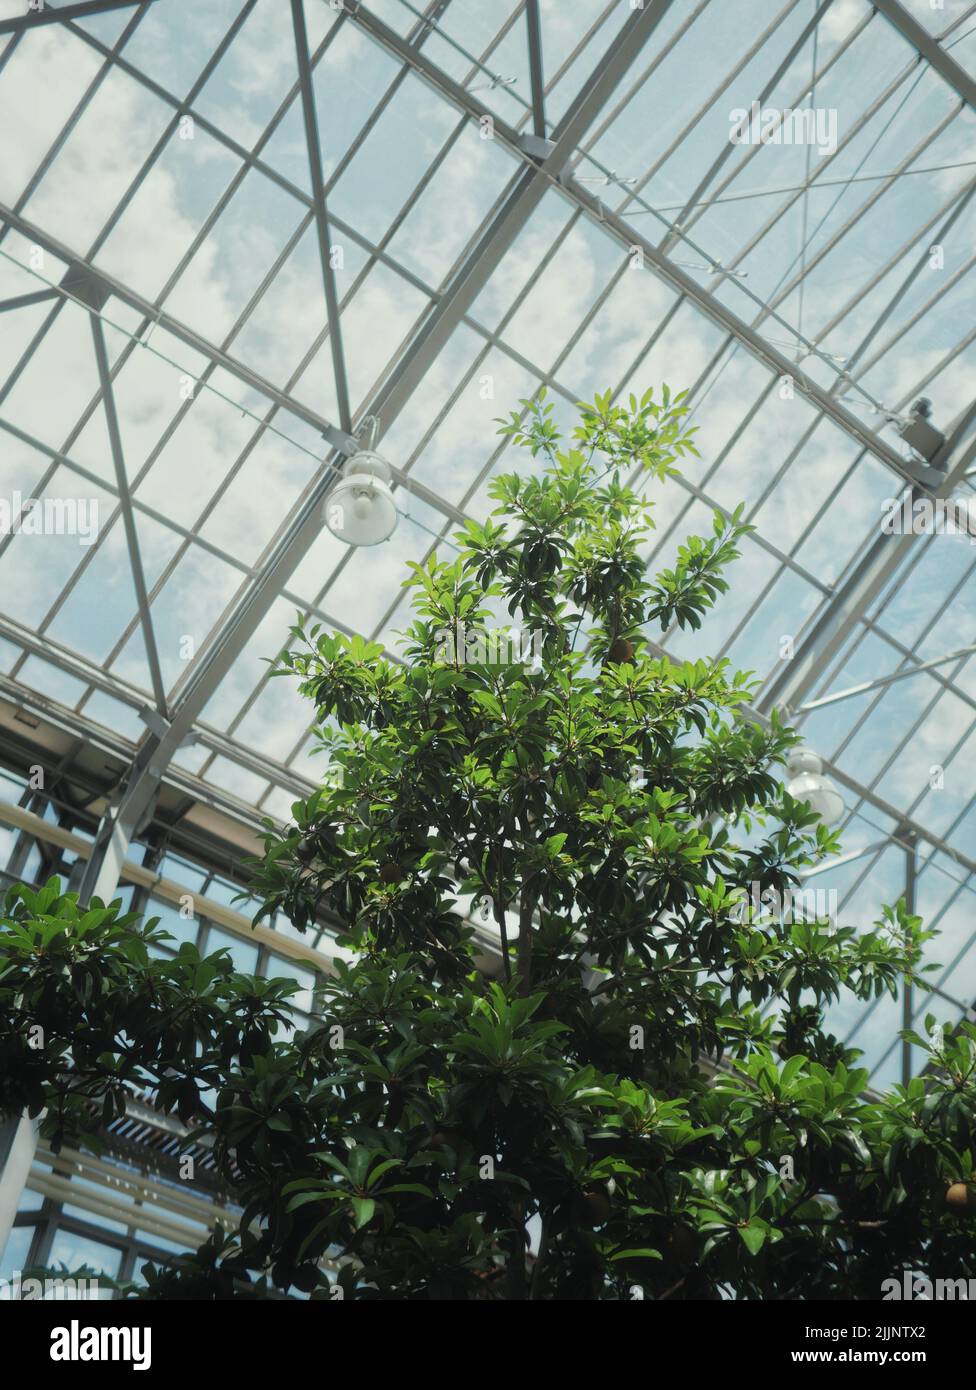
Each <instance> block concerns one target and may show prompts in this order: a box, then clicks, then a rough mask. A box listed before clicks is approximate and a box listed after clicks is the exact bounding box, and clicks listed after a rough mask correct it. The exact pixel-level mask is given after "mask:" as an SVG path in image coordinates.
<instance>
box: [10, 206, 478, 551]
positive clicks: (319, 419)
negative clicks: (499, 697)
mask: <svg viewBox="0 0 976 1390" xmlns="http://www.w3.org/2000/svg"><path fill="white" fill-rule="evenodd" d="M0 221H2V222H6V223H7V224H8V225H9V226H11V227H13V228H14V230H15V231H17V232H19V233H20V234H21V235H22V236H24V237H26V238H27V240H28V241H30V242H33V243H34V244H35V245H37V246H40V247H42V248H43V250H45V251H49V252H50V254H51V255H52V256H56V257H57V258H58V259H59V260H63V261H67V262H68V263H69V265H72V266H74V267H77V268H78V269H81V270H84V271H86V272H87V273H88V274H89V276H90V277H91V280H92V282H93V283H99V284H101V286H102V287H103V288H104V289H105V290H107V292H108V296H110V297H111V296H113V295H114V296H115V298H116V299H118V300H120V301H121V302H122V303H123V304H128V305H129V307H130V308H131V309H135V310H136V312H137V313H138V314H140V315H141V316H142V317H143V318H146V319H148V320H149V321H150V322H151V323H153V324H156V325H158V327H160V328H162V329H164V330H165V331H166V332H167V333H170V334H172V336H173V337H174V338H176V339H178V340H179V341H180V342H181V343H185V344H186V346H187V347H189V348H192V349H193V351H194V352H198V353H200V355H201V356H202V357H205V358H207V359H208V360H209V361H211V362H213V363H214V365H215V366H218V367H222V368H223V369H224V371H225V372H228V373H229V374H230V375H231V376H232V377H235V378H236V379H237V380H238V381H241V382H243V383H244V385H245V386H249V387H250V388H251V389H252V390H253V391H256V392H257V393H258V394H259V395H261V396H264V397H265V398H266V399H267V400H270V401H273V402H274V404H275V405H276V406H278V408H279V409H280V410H283V411H285V412H286V413H287V414H289V415H293V416H294V417H295V418H296V419H297V420H301V421H302V422H303V423H304V424H306V425H310V426H311V427H312V428H313V429H315V430H317V431H318V433H319V434H321V435H323V436H324V437H328V436H330V435H331V434H333V432H334V431H335V429H336V426H335V423H334V421H331V420H328V419H326V417H325V416H324V415H320V414H319V413H318V411H317V410H312V409H311V408H310V407H309V406H307V405H304V404H303V403H302V402H301V401H299V400H296V399H295V397H294V396H290V395H289V394H288V393H287V392H286V391H282V390H280V389H279V388H278V387H277V386H275V385H274V384H273V383H272V382H270V381H268V380H267V378H266V377H263V376H261V374H260V373H259V372H255V371H253V370H252V369H251V368H250V367H248V366H245V364H244V363H243V362H241V361H239V360H238V359H237V358H236V357H232V356H231V355H230V353H227V352H224V351H223V349H221V348H219V347H218V346H217V345H216V344H215V343H211V342H208V341H207V339H206V338H202V337H201V336H200V334H199V333H196V332H194V330H193V329H192V328H189V327H187V325H186V324H184V323H181V322H180V321H179V319H175V318H173V317H172V315H170V314H168V313H166V312H165V310H162V309H159V308H157V306H156V305H154V304H152V303H151V302H150V301H149V300H147V299H144V298H143V296H142V295H140V294H137V293H136V291H135V290H132V289H130V288H129V287H128V286H127V285H124V284H123V283H122V282H121V281H120V280H116V279H115V277H114V276H111V275H107V274H106V273H105V272H104V271H103V270H100V269H98V268H97V267H95V266H93V265H92V264H91V263H90V262H89V261H86V260H84V259H82V258H81V257H80V256H78V254H77V253H76V252H75V251H72V250H71V249H70V248H69V247H67V246H65V245H63V243H62V242H60V241H58V240H57V238H56V237H53V236H51V235H50V233H49V232H46V231H44V229H43V228H42V227H38V226H36V225H35V224H34V223H33V222H29V221H28V220H27V219H26V218H25V217H23V216H21V214H20V213H18V212H16V211H15V210H14V209H13V208H10V207H8V206H7V205H6V204H4V203H0ZM57 288H58V291H59V293H61V294H62V295H64V296H65V298H68V299H73V298H74V297H73V296H72V295H71V294H70V292H69V291H68V290H67V289H65V288H64V287H63V286H58V287H57ZM391 471H392V474H393V479H394V481H395V482H396V484H397V485H398V486H399V487H402V488H404V489H405V490H406V491H407V492H410V493H412V494H413V495H414V496H415V497H418V498H419V499H420V500H421V501H422V502H426V503H427V504H428V505H429V506H431V507H433V508H434V510H435V511H438V512H440V513H441V515H442V516H446V517H448V518H449V520H451V521H456V522H458V524H459V525H462V526H463V525H464V520H465V518H464V516H463V515H462V513H461V512H459V511H458V509H457V508H456V507H454V506H452V505H451V503H450V502H446V501H445V500H444V498H443V497H440V496H438V494H437V493H436V492H434V491H433V490H432V489H431V488H428V487H425V486H424V484H423V483H421V482H419V481H417V480H416V479H414V478H410V477H407V475H406V474H404V473H403V472H402V471H401V470H400V469H398V468H396V467H394V466H393V465H391Z"/></svg>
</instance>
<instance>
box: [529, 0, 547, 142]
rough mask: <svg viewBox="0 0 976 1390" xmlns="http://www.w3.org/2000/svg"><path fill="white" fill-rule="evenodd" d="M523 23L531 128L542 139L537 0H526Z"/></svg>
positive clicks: (543, 102) (543, 86) (542, 86)
mask: <svg viewBox="0 0 976 1390" xmlns="http://www.w3.org/2000/svg"><path fill="white" fill-rule="evenodd" d="M525 23H526V26H527V29H528V45H529V82H530V83H531V87H532V130H533V132H534V134H536V135H537V136H539V138H540V139H542V140H544V139H545V135H546V98H545V92H546V81H545V73H544V71H543V66H542V23H541V20H540V17H539V0H527V3H526V6H525Z"/></svg>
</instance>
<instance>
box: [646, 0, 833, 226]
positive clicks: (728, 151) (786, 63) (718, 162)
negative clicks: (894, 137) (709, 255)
mask: <svg viewBox="0 0 976 1390" xmlns="http://www.w3.org/2000/svg"><path fill="white" fill-rule="evenodd" d="M832 4H833V0H820V4H819V5H818V7H817V9H815V10H814V12H813V14H812V15H811V16H810V18H809V19H808V20H807V22H806V24H805V25H804V27H803V28H802V29H801V30H800V33H799V34H798V36H797V37H796V39H795V40H794V41H793V43H792V44H791V45H790V47H789V48H788V49H787V51H786V53H785V54H784V56H783V58H782V59H781V61H780V62H779V64H778V65H777V67H776V69H775V71H774V72H773V73H772V74H771V76H770V77H769V79H768V81H767V82H766V84H765V86H764V87H763V89H762V91H761V92H760V93H759V96H758V97H757V100H758V102H759V105H760V106H763V105H765V103H766V102H767V101H768V99H769V97H770V96H772V94H773V92H775V91H776V88H777V87H778V86H779V84H780V82H781V81H782V79H783V77H784V75H785V74H786V73H787V72H789V70H790V67H791V66H792V64H793V62H794V60H795V59H796V57H797V55H798V54H799V53H801V52H802V51H803V48H804V45H805V44H806V42H807V39H809V38H810V36H811V34H813V33H815V32H816V29H817V26H818V25H819V23H820V21H821V19H822V18H823V16H824V14H826V12H827V10H829V9H830V7H831V5H832ZM735 151H736V146H735V145H733V143H732V141H731V140H729V139H726V141H725V142H724V144H723V145H722V148H721V150H720V151H719V153H718V154H717V155H716V156H715V159H714V160H713V161H712V163H711V164H710V165H709V167H708V168H707V169H706V170H705V173H704V174H703V175H702V177H701V179H700V180H699V181H698V183H697V184H696V185H695V188H694V190H693V192H692V193H691V194H690V196H689V197H688V199H687V200H686V202H685V205H684V207H683V208H682V209H681V211H680V212H679V214H678V216H677V217H676V218H675V219H674V223H675V229H673V230H671V231H669V232H668V233H667V235H666V236H665V237H664V239H663V241H662V242H661V250H662V251H669V250H670V249H671V247H672V246H674V245H676V243H677V242H678V241H679V240H680V239H681V233H680V231H678V230H676V229H677V228H679V227H682V226H683V225H684V223H685V221H686V219H687V218H688V217H689V215H690V214H691V213H692V212H693V211H694V209H695V208H696V206H697V205H698V203H699V201H700V200H701V197H702V194H703V193H704V192H705V189H706V188H709V187H710V186H711V184H712V183H713V181H714V179H715V176H716V175H717V174H718V173H719V171H720V170H721V169H722V168H723V167H724V165H725V163H726V161H727V160H729V159H730V158H731V157H732V155H733V154H734V153H735ZM698 215H699V217H700V216H701V215H702V214H701V213H699V214H698Z"/></svg>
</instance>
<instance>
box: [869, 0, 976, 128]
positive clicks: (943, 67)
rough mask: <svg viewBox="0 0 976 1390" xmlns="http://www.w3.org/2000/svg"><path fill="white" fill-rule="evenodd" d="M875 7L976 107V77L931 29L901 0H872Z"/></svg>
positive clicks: (964, 99)
mask: <svg viewBox="0 0 976 1390" xmlns="http://www.w3.org/2000/svg"><path fill="white" fill-rule="evenodd" d="M872 3H873V4H874V8H875V9H876V10H879V11H880V12H881V14H883V15H884V17H885V19H887V20H888V21H889V23H891V24H893V25H894V26H895V28H896V29H897V30H898V32H899V33H900V34H901V36H902V38H904V39H907V40H908V42H909V43H910V44H911V45H912V47H913V48H915V49H917V50H918V52H919V53H920V54H921V55H922V57H923V58H924V59H925V61H926V62H927V63H928V64H929V65H930V66H931V67H933V68H934V69H935V71H936V72H937V73H938V74H939V76H940V77H943V78H944V79H945V80H946V82H948V83H949V86H950V87H953V88H954V89H955V90H956V91H957V92H958V93H959V95H960V96H961V97H962V99H963V101H966V102H968V103H969V105H970V106H972V107H973V108H974V109H976V79H974V78H973V76H972V74H971V73H968V72H967V71H966V69H965V68H963V67H960V65H959V64H958V63H957V62H956V60H955V58H953V57H952V55H951V54H950V53H949V52H948V51H947V50H946V49H944V48H943V47H942V45H941V44H940V43H939V41H938V39H936V38H935V37H934V36H933V35H932V34H930V33H929V31H928V30H927V29H926V28H925V27H924V26H923V25H921V24H919V22H918V20H917V19H915V18H914V17H913V16H912V15H910V14H909V12H908V11H907V10H906V9H905V6H904V5H902V4H901V3H900V0H872Z"/></svg>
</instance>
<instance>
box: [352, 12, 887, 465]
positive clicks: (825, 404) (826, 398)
mask: <svg viewBox="0 0 976 1390" xmlns="http://www.w3.org/2000/svg"><path fill="white" fill-rule="evenodd" d="M645 13H647V12H645ZM349 17H350V19H351V20H352V21H353V23H355V24H357V25H359V27H360V28H362V29H363V30H364V31H365V32H366V33H368V34H370V35H371V36H372V37H373V38H374V39H375V40H376V41H377V42H378V43H380V44H381V45H382V46H383V47H384V48H386V49H387V51H388V52H390V53H391V54H392V55H393V56H394V57H397V58H399V59H400V60H401V61H402V62H404V63H409V64H410V65H411V66H412V67H413V69H414V70H415V71H416V73H417V74H418V76H420V77H422V78H423V79H424V80H425V81H426V82H428V83H429V84H430V86H431V87H433V88H434V90H435V91H439V92H440V93H441V95H442V96H444V97H445V98H446V99H447V100H448V101H451V102H452V103H453V104H454V105H456V106H457V107H459V108H460V109H461V110H464V111H467V112H468V113H469V114H470V115H471V116H472V117H473V118H474V119H475V120H478V121H481V120H483V119H488V120H490V121H491V122H492V126H493V129H494V132H495V136H496V138H498V139H500V140H502V141H503V143H504V144H505V145H506V146H507V147H508V148H509V149H510V150H511V151H512V152H513V153H514V154H516V155H517V156H519V157H521V158H522V159H523V160H525V161H526V163H528V164H529V165H530V166H532V167H536V168H539V169H540V170H541V171H542V172H543V173H544V174H545V175H546V176H547V177H549V178H550V179H551V180H552V182H553V184H554V186H555V187H557V188H558V189H559V190H560V192H561V193H562V194H563V196H564V197H566V198H567V199H568V200H569V201H570V202H571V203H574V204H575V205H576V206H577V207H579V208H581V209H582V211H583V212H584V213H586V215H587V216H588V217H589V218H591V219H592V220H593V221H595V222H599V223H600V225H601V226H602V227H603V228H604V230H605V231H607V232H609V233H610V234H611V235H612V236H613V237H614V239H615V240H616V241H617V242H618V243H619V244H620V245H621V246H622V247H624V249H625V250H626V251H627V252H628V253H633V252H635V251H639V252H640V253H641V254H642V256H643V260H644V263H645V264H646V265H649V266H650V267H652V268H653V269H654V271H655V272H656V273H657V274H658V275H659V276H660V277H661V279H662V280H664V281H665V282H666V283H667V284H669V285H670V286H671V287H672V288H673V289H675V290H676V291H677V292H678V294H679V295H682V296H683V297H684V298H685V299H687V300H690V301H691V303H692V304H694V305H695V306H696V307H697V308H698V309H700V310H701V312H702V313H703V314H704V315H705V316H706V318H708V319H710V320H711V321H712V323H715V324H717V325H718V326H719V327H720V328H722V329H723V330H724V331H725V332H726V333H727V334H730V335H731V336H732V338H733V339H735V340H737V341H738V342H740V343H741V344H742V345H743V346H744V347H745V348H747V349H748V351H749V352H751V353H752V355H753V356H754V357H756V358H758V359H759V361H761V362H763V363H764V364H765V365H766V366H767V367H768V368H769V369H770V370H771V371H773V372H775V373H776V375H777V376H788V377H790V378H791V379H792V381H793V383H794V385H795V388H796V390H798V391H800V392H801V393H802V394H803V395H804V396H806V397H807V399H808V400H810V402H811V403H812V404H813V405H814V406H816V407H817V409H818V410H820V411H821V412H822V413H823V414H824V415H826V416H827V417H828V419H830V420H832V421H833V422H834V424H835V425H837V426H838V428H839V429H841V430H843V431H844V433H845V434H847V435H849V436H850V437H851V438H852V439H854V440H855V441H856V442H857V443H858V444H860V445H861V446H862V447H863V448H866V449H867V450H868V451H869V452H870V453H871V454H873V455H874V457H875V458H877V459H878V460H880V461H881V462H882V463H884V464H886V465H887V466H888V468H890V469H891V471H892V472H894V473H896V474H897V475H898V476H899V477H900V478H902V479H903V480H904V481H905V482H911V481H913V479H912V478H911V475H910V474H909V473H908V471H907V469H906V467H905V461H904V459H903V458H902V457H901V455H900V454H899V453H898V452H897V451H896V450H895V449H894V448H892V447H891V446H890V445H889V444H887V443H886V442H885V440H883V439H882V438H881V437H880V436H879V435H877V434H875V432H874V431H873V430H871V429H869V428H868V427H867V426H866V425H865V424H864V423H863V422H862V421H861V420H859V419H858V418H857V416H856V415H853V414H852V413H851V412H850V411H849V410H847V409H846V408H845V407H844V406H843V405H841V404H840V403H839V402H838V400H837V399H836V397H834V396H832V395H831V394H830V392H829V391H827V390H825V389H824V388H823V387H821V386H820V384H819V383H818V382H817V381H815V380H814V379H813V378H812V377H810V376H808V375H807V374H806V373H805V372H804V371H802V370H801V368H800V367H798V366H797V364H796V363H795V362H794V361H793V360H792V358H790V357H788V356H786V355H785V354H784V353H783V352H781V351H780V350H779V349H778V348H776V347H775V346H773V345H772V344H771V343H770V342H769V341H768V339H766V338H764V337H763V336H762V334H761V333H759V332H758V331H757V329H755V328H754V327H753V326H752V325H750V324H748V323H747V322H746V321H745V320H744V319H742V318H741V317H740V316H739V315H738V314H736V313H735V312H734V311H733V310H732V309H730V308H729V307H728V306H727V305H726V304H725V303H724V301H723V300H720V299H718V298H717V297H716V296H715V295H713V294H712V293H711V292H710V291H709V290H707V289H704V288H703V287H702V286H701V285H700V284H699V283H698V281H697V280H696V279H694V278H693V277H692V276H691V275H689V274H687V273H686V272H685V271H684V270H682V269H681V267H680V266H677V265H675V264H674V262H673V261H671V260H669V258H668V257H667V255H665V254H664V253H663V252H662V251H661V250H660V249H659V248H658V247H657V246H655V245H654V243H653V242H651V241H649V240H648V239H647V237H645V236H643V235H641V234H640V233H639V232H637V231H635V230H634V227H633V225H631V224H630V223H629V222H628V221H627V219H626V217H625V216H623V215H621V214H619V213H615V212H612V211H611V210H610V209H609V208H607V207H605V206H604V204H603V202H602V201H601V200H600V199H599V198H598V197H596V196H594V195H593V194H592V193H590V192H589V190H588V189H586V188H585V187H584V186H583V185H582V184H581V183H579V182H578V181H577V180H576V179H575V178H573V177H572V176H571V175H570V173H569V172H568V171H567V170H566V169H565V166H564V167H563V168H562V169H557V168H556V163H557V161H555V160H553V159H551V158H550V159H547V160H545V161H544V162H543V163H542V164H541V165H539V164H536V163H535V159H534V157H533V155H532V153H531V151H530V150H529V149H527V148H526V144H525V139H524V137H523V136H521V135H520V134H519V132H518V131H517V130H515V129H514V128H513V127H512V126H510V125H508V124H507V123H506V122H505V121H503V120H501V118H500V117H498V116H496V115H495V114H494V113H493V112H491V111H489V110H488V108H487V107H485V106H484V105H483V104H482V103H481V102H480V101H479V100H478V98H477V96H472V94H471V93H470V92H469V91H468V90H467V89H466V88H465V87H463V86H461V84H460V83H458V82H455V81H454V79H453V78H451V77H449V76H448V75H447V74H446V73H445V72H444V71H443V70H442V69H441V68H439V67H438V66H437V65H436V64H435V63H433V62H432V61H431V60H430V59H429V58H428V57H427V56H426V55H425V54H423V53H418V52H417V51H416V50H415V49H412V48H411V47H410V46H409V45H408V44H407V43H406V42H405V41H404V40H403V39H402V38H401V36H400V35H399V34H397V33H396V31H395V30H393V29H391V28H390V27H389V25H387V24H385V23H384V22H383V21H382V20H381V19H378V18H377V17H376V15H375V14H373V13H372V12H371V11H369V10H367V9H365V8H363V7H360V8H359V9H356V10H355V11H353V10H350V12H349ZM621 32H622V33H623V32H624V31H621ZM556 134H557V132H554V136H555V135H556ZM756 303H757V304H759V305H760V307H763V306H762V303H761V301H758V300H756ZM783 326H784V327H786V328H787V329H788V330H789V325H785V324H784V325H783ZM789 331H792V330H789Z"/></svg>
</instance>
